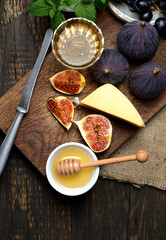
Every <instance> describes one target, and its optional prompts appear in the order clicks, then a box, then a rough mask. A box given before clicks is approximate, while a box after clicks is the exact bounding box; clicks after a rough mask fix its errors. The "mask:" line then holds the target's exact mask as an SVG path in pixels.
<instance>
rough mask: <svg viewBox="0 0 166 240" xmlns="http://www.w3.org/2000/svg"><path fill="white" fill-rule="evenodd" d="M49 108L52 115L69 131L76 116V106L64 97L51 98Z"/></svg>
mask: <svg viewBox="0 0 166 240" xmlns="http://www.w3.org/2000/svg"><path fill="white" fill-rule="evenodd" d="M47 107H48V109H49V110H50V112H51V113H52V115H53V116H54V117H55V118H56V119H57V120H58V121H59V122H60V123H61V124H62V125H63V126H64V127H65V128H66V129H67V130H69V128H70V127H71V125H72V119H73V116H74V106H73V104H72V102H71V101H70V99H68V98H67V97H64V96H52V97H49V98H48V100H47Z"/></svg>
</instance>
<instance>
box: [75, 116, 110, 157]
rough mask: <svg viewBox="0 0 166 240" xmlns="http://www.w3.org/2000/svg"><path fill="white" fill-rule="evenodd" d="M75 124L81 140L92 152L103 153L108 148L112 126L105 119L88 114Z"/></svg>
mask: <svg viewBox="0 0 166 240" xmlns="http://www.w3.org/2000/svg"><path fill="white" fill-rule="evenodd" d="M75 123H76V124H77V126H78V129H79V130H80V133H81V135H82V137H83V139H84V140H85V142H86V143H87V145H88V146H89V147H90V148H91V149H92V150H93V151H94V152H97V153H99V152H103V151H105V150H106V149H107V148H108V147H109V146H110V143H111V139H112V125H111V123H110V121H109V120H108V119H107V118H106V117H104V116H102V115H99V114H90V115H87V116H86V117H84V118H83V119H81V120H80V121H75Z"/></svg>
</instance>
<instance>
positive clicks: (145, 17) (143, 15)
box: [139, 11, 153, 22]
mask: <svg viewBox="0 0 166 240" xmlns="http://www.w3.org/2000/svg"><path fill="white" fill-rule="evenodd" d="M152 17H153V14H152V11H148V12H143V13H140V17H139V19H140V20H142V21H145V22H149V21H150V20H151V19H152Z"/></svg>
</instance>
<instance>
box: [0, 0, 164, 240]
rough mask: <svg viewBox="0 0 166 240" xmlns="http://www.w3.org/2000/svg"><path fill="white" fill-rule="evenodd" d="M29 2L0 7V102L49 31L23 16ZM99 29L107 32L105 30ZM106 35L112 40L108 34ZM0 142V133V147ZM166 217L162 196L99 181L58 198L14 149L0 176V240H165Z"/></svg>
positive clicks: (7, 0) (8, 1)
mask: <svg viewBox="0 0 166 240" xmlns="http://www.w3.org/2000/svg"><path fill="white" fill-rule="evenodd" d="M32 2H34V0H28V1H26V0H17V1H16V0H1V2H0V22H1V27H0V96H2V95H3V94H4V93H5V92H7V90H9V89H10V88H11V87H12V86H13V85H14V84H16V82H18V81H19V80H20V79H21V78H22V77H23V76H24V75H25V74H26V73H27V72H28V71H29V70H30V69H31V68H32V67H33V64H34V61H35V59H36V56H37V54H38V52H39V48H40V46H41V42H42V39H43V36H44V33H45V30H46V29H47V28H48V27H49V20H48V19H47V18H37V17H33V16H31V15H30V14H28V12H27V11H28V7H29V6H30V4H31V3H32ZM11 10H13V12H14V13H15V14H14V16H15V17H14V16H13V15H12V11H11ZM17 10H19V13H17ZM20 10H21V11H20ZM21 12H22V13H21ZM105 14H106V16H107V14H108V15H109V14H110V12H109V11H108V12H107V11H106V13H104V14H103V15H102V16H103V17H104V16H105ZM6 16H8V17H6ZM110 16H111V19H112V22H111V28H112V29H114V25H115V26H116V25H117V22H118V25H120V24H122V23H121V22H120V21H119V20H118V19H117V18H116V17H113V16H112V15H111V14H110ZM97 18H98V16H97ZM106 20H107V21H108V18H106ZM103 29H104V31H105V32H106V31H107V27H106V26H103ZM107 32H108V33H109V34H111V35H112V36H113V31H112V30H111V32H110V30H109V31H107ZM106 40H107V43H109V44H111V41H112V40H110V39H109V38H108V37H107V38H106ZM109 41H110V42H109ZM163 44H164V42H162V48H163V49H164V47H163V46H164V45H163ZM165 53H166V51H165ZM165 53H164V52H162V53H161V54H162V57H161V58H160V56H159V54H158V57H159V60H160V62H163V64H164V63H165V57H166V56H165ZM21 81H22V80H21ZM12 104H13V103H12ZM13 111H15V109H14V108H13ZM13 115H14V114H13ZM0 118H1V114H0ZM10 121H12V119H11V120H10ZM39 129H40V126H39ZM6 131H7V129H6ZM4 136H5V134H3V133H2V131H0V143H2V141H3V139H4ZM165 212H166V191H161V190H158V189H156V188H152V187H149V186H144V187H142V188H141V189H137V188H135V187H133V186H131V184H127V183H119V182H117V181H111V180H108V179H101V178H99V179H98V181H97V183H96V184H95V186H94V187H93V189H91V191H89V192H88V193H86V194H84V195H82V196H79V197H76V198H67V197H65V196H62V195H60V194H58V193H57V192H56V191H54V190H53V189H52V188H51V187H50V185H49V183H48V182H47V181H46V179H45V177H43V176H42V175H41V174H40V172H39V171H38V170H37V169H36V168H35V167H34V166H33V165H32V164H31V163H30V161H28V160H27V158H26V157H25V156H24V154H22V153H21V152H20V151H19V149H18V148H17V147H15V146H13V148H12V151H11V154H10V156H9V159H8V162H7V164H6V167H5V169H4V172H3V174H2V175H1V176H0V239H2V240H32V239H34V240H39V239H40V240H69V239H72V240H78V239H79V240H85V239H86V240H101V239H104V240H165V239H166V228H165V222H166V217H165Z"/></svg>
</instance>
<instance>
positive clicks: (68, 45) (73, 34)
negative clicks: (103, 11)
mask: <svg viewBox="0 0 166 240" xmlns="http://www.w3.org/2000/svg"><path fill="white" fill-rule="evenodd" d="M103 48H104V37H103V34H102V32H101V29H100V28H99V27H98V26H97V25H96V24H95V23H94V22H93V21H90V20H87V19H85V18H70V19H68V20H66V21H64V22H62V23H61V24H60V25H59V26H58V28H57V29H56V30H55V31H54V35H53V39H52V51H53V53H54V55H55V57H56V59H57V60H58V61H59V62H60V63H61V64H62V65H64V66H66V67H69V68H74V69H83V68H88V67H90V66H92V65H93V64H94V63H95V62H96V61H97V60H98V59H99V58H100V56H101V54H102V52H103Z"/></svg>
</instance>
